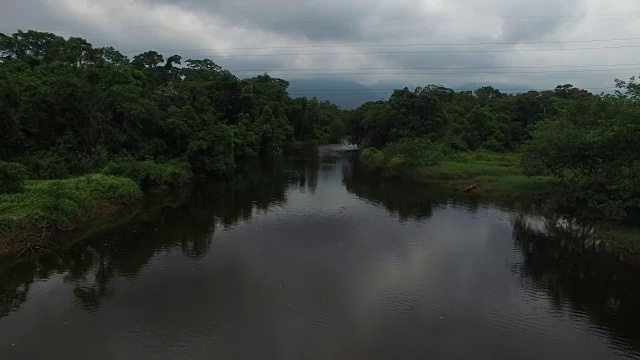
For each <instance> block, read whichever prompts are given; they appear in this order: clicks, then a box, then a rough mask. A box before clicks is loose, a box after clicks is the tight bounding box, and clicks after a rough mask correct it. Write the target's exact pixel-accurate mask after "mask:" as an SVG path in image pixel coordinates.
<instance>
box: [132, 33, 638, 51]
mask: <svg viewBox="0 0 640 360" xmlns="http://www.w3.org/2000/svg"><path fill="white" fill-rule="evenodd" d="M633 40H640V37H632V38H620V39H591V40H565V41H532V42H483V43H408V44H342V45H301V46H266V47H236V48H200V49H162V50H156V51H157V52H192V51H231V50H273V49H311V48H349V47H409V46H486V45H543V44H571V43H591V42H613V41H633ZM144 51H147V49H145V50H127V51H121V53H122V54H133V53H136V54H137V53H141V52H144Z"/></svg>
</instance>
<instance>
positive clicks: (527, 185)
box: [361, 149, 555, 197]
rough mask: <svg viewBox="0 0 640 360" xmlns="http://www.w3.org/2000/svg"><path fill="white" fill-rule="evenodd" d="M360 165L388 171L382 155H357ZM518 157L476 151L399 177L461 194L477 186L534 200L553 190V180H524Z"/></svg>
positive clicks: (488, 191) (368, 152)
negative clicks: (438, 184)
mask: <svg viewBox="0 0 640 360" xmlns="http://www.w3.org/2000/svg"><path fill="white" fill-rule="evenodd" d="M361 159H362V161H363V163H364V164H365V165H366V166H367V167H370V168H375V167H378V168H380V167H381V168H383V170H388V172H389V173H394V174H397V171H393V170H392V169H389V167H390V166H389V161H387V160H386V159H385V158H384V156H383V154H382V152H381V151H378V150H375V149H365V150H363V151H362V153H361ZM519 161H520V155H519V154H518V153H493V152H487V151H476V152H466V153H457V154H454V155H451V156H449V157H448V158H447V160H445V161H443V162H441V163H439V164H437V165H432V166H425V167H420V168H418V169H416V170H414V171H412V172H411V173H407V174H399V175H400V176H402V177H405V178H407V179H410V180H413V181H417V182H440V183H445V184H446V185H448V186H449V187H451V188H453V189H456V190H461V189H464V188H466V187H468V186H470V185H477V186H478V192H479V193H482V194H485V195H489V196H510V197H536V196H543V195H546V194H547V193H548V192H549V190H550V189H551V188H552V187H553V186H554V184H555V182H554V179H553V178H550V177H544V176H532V177H530V176H526V175H524V173H523V171H522V169H521V168H520V166H519Z"/></svg>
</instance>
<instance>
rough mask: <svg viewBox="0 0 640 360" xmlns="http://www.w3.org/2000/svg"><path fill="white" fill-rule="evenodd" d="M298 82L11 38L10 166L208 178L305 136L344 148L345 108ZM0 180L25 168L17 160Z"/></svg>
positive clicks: (0, 87)
mask: <svg viewBox="0 0 640 360" xmlns="http://www.w3.org/2000/svg"><path fill="white" fill-rule="evenodd" d="M288 85H289V84H288V82H287V81H284V80H281V79H277V78H272V77H270V76H268V75H266V74H265V75H260V76H256V77H253V78H248V79H239V78H238V77H236V76H234V75H233V74H232V73H230V72H229V71H227V70H224V69H222V68H221V67H220V66H218V65H217V64H215V63H214V62H213V61H211V60H208V59H204V60H186V61H184V60H183V59H182V58H181V57H180V56H178V55H173V56H169V57H168V58H165V57H164V56H163V55H161V54H159V53H157V52H155V51H148V52H145V53H142V54H139V55H136V56H134V57H133V58H132V59H129V58H128V57H127V56H125V55H123V54H122V53H120V52H119V51H117V50H116V49H114V48H112V47H105V48H96V47H93V46H92V45H91V44H90V43H88V42H87V41H86V40H84V39H81V38H74V37H71V38H69V39H65V38H63V37H60V36H57V35H54V34H51V33H43V32H36V31H27V32H22V31H18V32H17V33H15V34H12V35H5V34H0V159H2V160H5V161H6V160H11V161H14V162H17V163H20V164H22V165H24V166H26V170H28V172H29V173H30V176H31V177H33V178H39V179H59V178H68V177H72V176H77V175H81V174H87V173H92V172H98V171H102V169H104V168H105V167H107V166H108V165H109V164H110V163H111V166H109V167H108V169H110V171H111V172H115V173H117V172H119V171H120V172H129V173H130V172H135V171H140V169H141V168H146V169H150V170H149V171H150V172H153V171H156V172H158V171H159V172H162V170H163V169H164V168H169V169H172V171H174V172H176V171H177V172H184V171H185V169H184V166H182V167H180V166H178V168H177V169H176V166H174V165H175V163H176V161H178V162H182V163H183V164H186V165H187V167H188V169H186V170H189V171H192V172H194V173H197V174H206V175H209V174H213V175H225V174H230V173H232V172H233V170H234V167H235V164H236V162H237V161H239V160H241V159H243V158H247V157H251V156H255V155H257V154H278V153H281V152H282V151H283V149H284V148H285V147H286V146H288V145H289V144H292V143H293V142H294V141H295V140H299V141H305V142H316V143H328V142H336V141H339V140H340V139H341V138H342V136H343V132H344V126H343V125H342V122H341V114H342V111H341V110H340V109H339V107H337V106H335V105H333V104H330V103H328V102H320V101H318V100H316V99H310V100H308V99H306V98H297V99H292V98H291V97H290V96H289V95H288V93H287V87H288ZM171 159H177V160H173V162H172V163H171V162H170V163H169V165H166V166H164V167H160V168H155V169H152V168H153V166H152V164H154V163H165V162H168V161H169V160H171ZM139 161H140V162H144V163H142V165H143V166H139V165H140V163H138V162H139ZM0 173H3V174H4V175H3V176H4V177H5V178H8V177H10V176H12V175H11V174H13V175H16V174H18V173H20V171H16V170H15V169H13V168H8V167H7V165H6V164H5V166H4V168H3V169H0ZM156 175H157V176H156V177H159V176H161V175H162V174H156ZM174 175H175V174H174ZM16 176H17V175H16ZM135 176H138V177H142V175H140V174H137V175H135ZM167 176H169V177H171V176H173V175H170V174H169V175H167Z"/></svg>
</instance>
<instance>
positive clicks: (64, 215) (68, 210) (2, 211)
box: [0, 174, 141, 253]
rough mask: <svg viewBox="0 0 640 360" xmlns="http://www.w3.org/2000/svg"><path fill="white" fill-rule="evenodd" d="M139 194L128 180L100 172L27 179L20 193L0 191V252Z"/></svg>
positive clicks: (35, 240) (33, 241) (36, 241)
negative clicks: (60, 178)
mask: <svg viewBox="0 0 640 360" xmlns="http://www.w3.org/2000/svg"><path fill="white" fill-rule="evenodd" d="M140 194H141V192H140V189H139V187H138V185H137V184H136V183H134V182H133V181H132V180H130V179H126V178H120V177H115V176H109V175H104V174H92V175H85V176H81V177H77V178H73V179H64V180H30V181H27V182H26V183H25V184H24V191H23V192H21V193H13V194H6V193H5V194H0V239H1V240H2V241H1V242H0V252H3V253H5V252H9V251H14V250H18V249H21V248H24V247H25V246H29V245H30V244H31V245H33V246H36V245H37V244H40V243H41V242H42V241H44V240H47V236H48V235H50V234H51V233H53V232H55V231H59V230H68V229H71V228H73V227H74V226H75V225H76V224H78V223H79V222H81V221H85V220H88V219H90V218H92V217H95V216H96V215H98V214H99V213H103V212H105V211H109V210H110V209H114V208H117V207H119V206H122V205H124V204H127V203H130V202H131V201H133V200H135V199H136V198H138V197H139V196H140Z"/></svg>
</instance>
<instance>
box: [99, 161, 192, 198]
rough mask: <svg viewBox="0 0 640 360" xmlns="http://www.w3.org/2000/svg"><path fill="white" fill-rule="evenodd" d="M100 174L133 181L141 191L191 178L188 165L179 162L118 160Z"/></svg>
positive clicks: (175, 183) (171, 184) (182, 181)
mask: <svg viewBox="0 0 640 360" xmlns="http://www.w3.org/2000/svg"><path fill="white" fill-rule="evenodd" d="M102 172H103V173H104V174H107V175H114V176H119V177H125V178H128V179H131V180H133V181H134V182H135V183H136V184H138V185H139V186H140V188H141V189H142V190H145V191H146V190H150V189H153V188H157V187H162V186H173V185H178V184H181V183H184V182H185V181H187V180H188V179H189V178H190V177H191V171H190V170H189V165H188V164H187V163H185V162H184V161H181V160H171V161H166V162H161V163H157V162H154V161H152V160H145V161H139V160H133V159H118V160H114V161H112V162H110V163H109V164H108V165H107V166H106V167H105V168H104V169H103V170H102Z"/></svg>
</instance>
